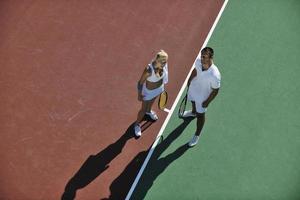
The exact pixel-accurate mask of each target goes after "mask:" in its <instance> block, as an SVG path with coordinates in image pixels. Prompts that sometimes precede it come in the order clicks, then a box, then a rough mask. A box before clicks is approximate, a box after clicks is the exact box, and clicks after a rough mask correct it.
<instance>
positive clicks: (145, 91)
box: [134, 50, 168, 137]
mask: <svg viewBox="0 0 300 200" xmlns="http://www.w3.org/2000/svg"><path fill="white" fill-rule="evenodd" d="M167 61H168V54H167V53H166V52H165V51H164V50H160V51H159V52H158V53H157V54H156V56H155V58H154V59H153V60H152V62H151V63H150V64H148V66H147V67H146V68H145V70H144V72H143V74H142V76H141V78H140V80H139V81H138V84H137V89H138V100H139V101H141V102H142V107H141V109H140V110H139V112H138V115H137V120H136V122H135V126H134V131H135V135H136V136H137V137H140V136H141V135H142V131H141V125H140V123H141V122H142V120H143V118H144V116H145V115H148V116H149V117H150V118H151V119H152V120H154V121H156V120H158V116H157V114H156V113H155V112H154V111H153V110H151V108H152V105H153V103H154V101H155V99H156V97H157V96H159V95H160V94H161V93H162V92H163V91H164V85H165V84H166V83H167V82H168V64H167Z"/></svg>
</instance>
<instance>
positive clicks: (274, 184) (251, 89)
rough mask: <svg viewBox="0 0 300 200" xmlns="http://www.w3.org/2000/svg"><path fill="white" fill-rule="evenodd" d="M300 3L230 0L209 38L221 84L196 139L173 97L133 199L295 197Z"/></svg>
mask: <svg viewBox="0 0 300 200" xmlns="http://www.w3.org/2000/svg"><path fill="white" fill-rule="evenodd" d="M299 10H300V2H299V1H229V3H228V5H227V6H226V9H225V10H224V13H223V14H222V16H221V18H220V21H219V22H218V24H217V26H216V29H215V30H214V32H213V34H212V37H211V38H210V40H209V42H208V45H209V46H212V47H214V48H215V51H216V52H217V53H216V56H215V63H216V64H217V66H219V69H220V71H221V73H222V88H221V91H220V94H219V96H218V97H217V98H216V100H215V101H214V102H213V103H212V105H211V106H210V108H209V110H208V112H207V122H206V125H205V127H204V130H203V131H202V135H201V137H200V143H199V144H198V145H197V146H195V147H194V148H192V149H189V148H188V147H187V142H188V141H189V139H190V138H191V136H192V135H193V134H194V131H195V129H196V127H195V126H196V124H195V121H183V120H181V119H179V118H178V117H177V110H178V105H177V107H176V109H175V110H174V113H173V114H172V116H171V118H170V121H169V122H168V124H167V125H166V128H165V129H164V130H163V133H162V135H163V140H162V141H159V142H158V144H157V146H156V148H155V150H154V152H153V154H152V156H151V159H150V160H149V162H148V164H147V166H146V168H145V170H144V172H143V174H142V175H141V177H140V179H139V182H138V184H137V186H136V188H135V190H134V191H133V193H132V195H129V196H131V198H130V199H256V200H257V199H278V200H279V199H294V200H296V199H300V192H299V191H300V170H299V164H300V157H299V153H300V135H299V119H300V114H299V111H300V110H299V99H300V95H299V91H300V87H299V86H300V84H299V81H298V79H299V77H298V76H299V74H300V69H299V64H298V63H299V61H298V58H297V57H298V55H300V49H299V46H300V40H299V35H300V26H299V22H300V21H299V19H300V12H299ZM184 93H185V92H183V93H182V96H183V95H184ZM179 102H180V101H179ZM129 196H128V197H129Z"/></svg>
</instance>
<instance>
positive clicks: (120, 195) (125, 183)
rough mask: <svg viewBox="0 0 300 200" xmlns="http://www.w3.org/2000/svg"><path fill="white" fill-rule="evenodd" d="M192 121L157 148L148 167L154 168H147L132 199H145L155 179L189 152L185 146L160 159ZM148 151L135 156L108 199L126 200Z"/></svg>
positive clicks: (113, 183) (113, 184)
mask: <svg viewBox="0 0 300 200" xmlns="http://www.w3.org/2000/svg"><path fill="white" fill-rule="evenodd" d="M191 121H192V119H186V120H184V122H183V123H182V124H180V125H179V126H178V127H177V128H176V129H174V130H173V131H172V132H171V133H170V134H169V135H168V136H167V137H166V138H165V139H163V140H161V142H160V143H159V144H158V145H157V147H156V148H155V151H154V152H153V154H152V157H151V159H150V161H149V163H148V165H147V166H152V167H150V168H148V167H146V169H145V173H144V174H143V175H142V177H141V179H140V181H139V183H142V184H138V185H137V188H136V190H135V192H134V196H132V197H131V199H144V197H145V195H146V193H147V192H148V190H149V189H150V188H151V186H152V185H153V182H154V181H155V179H156V178H157V177H158V176H159V175H160V174H161V173H163V171H164V170H165V169H166V168H167V167H168V166H169V165H170V164H171V163H172V162H173V161H175V160H176V159H178V158H179V157H180V156H182V155H183V154H184V153H185V152H186V151H187V150H188V148H189V147H188V145H187V144H184V145H182V146H180V147H179V148H178V149H176V150H175V151H174V152H173V153H171V154H169V155H167V156H165V157H163V158H159V157H160V156H161V155H162V153H163V152H164V151H165V150H166V149H167V148H168V147H169V146H170V145H171V143H172V142H173V141H174V140H176V139H177V138H178V137H179V136H180V135H181V133H182V132H183V131H184V129H185V128H186V127H187V126H188V124H189V123H190V122H191ZM147 153H148V151H142V152H140V153H139V154H137V155H136V156H135V158H134V159H133V160H132V161H131V162H130V163H129V164H128V165H127V167H126V168H125V169H124V171H123V172H122V173H121V174H120V175H119V176H118V177H117V178H116V179H115V180H114V181H113V182H112V184H111V185H110V192H111V194H110V196H109V198H108V199H110V200H117V199H125V197H126V195H127V193H128V192H129V190H130V188H131V185H132V184H133V182H134V179H135V177H136V175H137V174H138V170H137V167H138V168H140V167H141V166H142V164H143V161H144V159H145V158H146V156H147ZM132 173H134V176H132V175H131V176H128V174H132Z"/></svg>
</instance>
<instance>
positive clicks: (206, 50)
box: [201, 47, 214, 58]
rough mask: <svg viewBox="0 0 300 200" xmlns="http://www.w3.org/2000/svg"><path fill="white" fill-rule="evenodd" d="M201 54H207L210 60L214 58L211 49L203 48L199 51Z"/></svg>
mask: <svg viewBox="0 0 300 200" xmlns="http://www.w3.org/2000/svg"><path fill="white" fill-rule="evenodd" d="M201 54H202V55H203V54H207V55H209V57H210V58H212V57H214V50H213V49H212V48H211V47H204V48H203V49H202V50H201Z"/></svg>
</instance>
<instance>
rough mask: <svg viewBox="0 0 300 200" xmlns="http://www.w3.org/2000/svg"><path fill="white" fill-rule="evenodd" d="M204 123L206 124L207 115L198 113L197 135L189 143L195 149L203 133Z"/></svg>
mask: <svg viewBox="0 0 300 200" xmlns="http://www.w3.org/2000/svg"><path fill="white" fill-rule="evenodd" d="M204 123H205V113H198V112H197V129H196V133H195V135H194V136H193V138H192V139H191V140H190V142H189V146H190V147H193V146H195V145H196V144H197V143H198V141H199V137H200V133H201V130H202V128H203V126H204Z"/></svg>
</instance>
